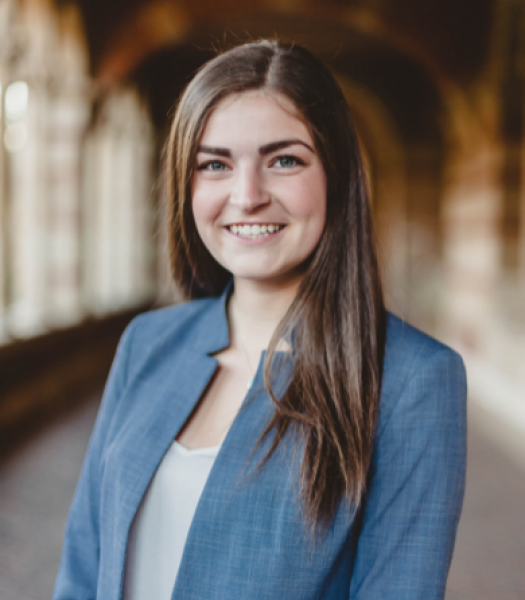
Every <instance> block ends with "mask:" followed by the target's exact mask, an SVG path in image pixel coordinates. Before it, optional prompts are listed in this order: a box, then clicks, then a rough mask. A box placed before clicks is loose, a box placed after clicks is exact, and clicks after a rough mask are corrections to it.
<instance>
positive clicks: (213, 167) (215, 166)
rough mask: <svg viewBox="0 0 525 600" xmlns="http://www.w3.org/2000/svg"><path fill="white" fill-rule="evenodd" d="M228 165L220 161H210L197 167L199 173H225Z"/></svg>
mask: <svg viewBox="0 0 525 600" xmlns="http://www.w3.org/2000/svg"><path fill="white" fill-rule="evenodd" d="M225 168H226V165H225V164H224V163H222V162H221V161H220V160H210V161H208V162H205V163H202V165H199V166H198V167H197V170H198V171H224V169H225Z"/></svg>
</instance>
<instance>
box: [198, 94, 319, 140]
mask: <svg viewBox="0 0 525 600" xmlns="http://www.w3.org/2000/svg"><path fill="white" fill-rule="evenodd" d="M239 131H241V132H244V133H245V134H246V135H247V136H254V137H255V136H257V137H261V136H262V137H264V136H265V134H266V135H267V136H274V135H276V134H277V133H283V134H284V133H285V132H286V133H288V134H291V133H293V134H296V135H302V136H304V137H306V138H307V139H310V140H311V139H312V138H311V135H310V131H309V127H308V125H307V124H306V122H305V120H304V118H303V116H302V114H301V113H300V112H299V110H298V109H297V107H296V106H295V105H294V103H293V102H292V101H291V100H290V99H289V98H287V97H286V96H284V95H283V94H277V93H273V92H266V91H262V90H250V91H247V92H242V93H239V94H231V95H230V96H228V97H227V98H224V99H223V100H221V101H220V102H219V103H218V104H217V106H216V107H215V108H214V109H213V111H212V112H211V114H210V116H209V117H208V120H207V122H206V125H205V127H204V131H203V134H202V138H201V139H202V140H204V139H208V138H210V137H215V135H220V136H231V135H233V134H234V133H239Z"/></svg>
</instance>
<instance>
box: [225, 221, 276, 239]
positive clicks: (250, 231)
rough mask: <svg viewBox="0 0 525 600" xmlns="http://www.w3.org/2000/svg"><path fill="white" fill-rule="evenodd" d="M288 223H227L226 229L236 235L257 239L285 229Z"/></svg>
mask: <svg viewBox="0 0 525 600" xmlns="http://www.w3.org/2000/svg"><path fill="white" fill-rule="evenodd" d="M285 227H286V225H283V224H282V223H263V224H259V223H258V224H256V225H249V224H247V223H238V224H234V225H227V226H226V229H228V231H230V232H231V233H233V234H234V235H236V236H238V237H242V238H246V239H249V240H257V239H260V238H264V237H269V236H270V235H274V234H275V233H278V232H279V231H281V230H282V229H284V228H285Z"/></svg>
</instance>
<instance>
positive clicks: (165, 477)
mask: <svg viewBox="0 0 525 600" xmlns="http://www.w3.org/2000/svg"><path fill="white" fill-rule="evenodd" d="M219 448H220V446H212V447H209V448H198V449H196V450H188V449H187V448H185V447H184V446H182V445H181V444H179V442H177V441H174V442H173V444H172V445H171V446H170V448H169V450H168V452H167V453H166V455H165V456H164V458H163V459H162V462H161V463H160V466H159V468H158V469H157V472H156V473H155V476H154V477H153V480H152V482H151V484H150V486H149V488H148V490H147V492H146V494H145V495H144V498H143V500H142V503H141V505H140V507H139V510H138V511H137V515H136V517H135V519H134V520H133V524H132V526H131V531H130V535H129V542H128V551H127V554H126V566H125V573H124V588H123V599H124V600H151V599H152V598H154V599H155V600H170V598H171V594H172V591H173V586H174V584H175V578H176V577H177V571H178V570H179V565H180V561H181V558H182V552H183V550H184V544H185V542H186V537H187V535H188V531H189V529H190V525H191V521H192V519H193V515H194V513H195V509H196V508H197V503H198V501H199V498H200V496H201V493H202V490H203V489H204V485H205V484H206V480H207V478H208V475H209V473H210V470H211V468H212V466H213V461H214V460H215V457H216V456H217V453H218V452H219Z"/></svg>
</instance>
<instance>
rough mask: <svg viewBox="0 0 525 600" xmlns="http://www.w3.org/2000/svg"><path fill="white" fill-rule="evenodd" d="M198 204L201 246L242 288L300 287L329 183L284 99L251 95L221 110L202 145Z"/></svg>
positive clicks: (196, 179)
mask: <svg viewBox="0 0 525 600" xmlns="http://www.w3.org/2000/svg"><path fill="white" fill-rule="evenodd" d="M225 142H227V147H224V143H225ZM192 205H193V214H194V218H195V225H196V227H197V231H198V232H199V235H200V237H201V239H202V241H203V242H204V244H205V246H206V248H207V249H208V250H209V251H210V253H211V254H212V256H213V257H214V258H215V260H216V261H217V262H218V263H220V264H221V265H222V266H223V267H224V268H226V269H227V270H228V271H229V272H230V273H232V274H233V275H234V277H235V281H236V288H237V289H238V288H239V286H241V285H243V284H244V283H245V281H250V280H257V281H258V282H259V284H260V285H263V284H265V285H268V284H270V283H271V284H275V283H276V282H277V281H282V280H289V281H290V283H291V281H292V280H294V281H295V282H296V284H297V285H298V284H299V281H300V279H301V277H302V275H303V274H304V270H305V261H306V259H307V258H308V257H309V256H310V255H311V254H312V252H313V251H314V249H315V247H316V246H317V244H318V242H319V239H320V238H321V234H322V232H323V228H324V224H325V217H326V177H325V173H324V168H323V164H322V162H321V159H320V157H319V155H318V154H317V152H316V151H315V150H314V141H313V140H312V138H311V135H310V132H309V131H308V128H307V127H306V125H305V124H304V122H303V121H302V120H301V119H300V118H299V115H298V114H297V111H296V110H295V108H294V106H293V105H292V104H291V102H290V101H289V100H288V99H287V98H286V97H282V96H276V95H270V94H265V93H261V92H258V91H252V92H246V93H244V94H240V95H234V96H232V97H229V98H227V99H225V100H223V101H222V102H221V103H220V104H219V105H218V106H217V108H216V109H215V110H214V111H213V113H212V114H211V116H210V118H209V119H208V122H207V123H206V127H205V129H204V132H203V134H202V137H201V140H200V145H199V147H198V153H197V165H196V171H195V174H194V179H193V189H192ZM268 228H269V229H268Z"/></svg>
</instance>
